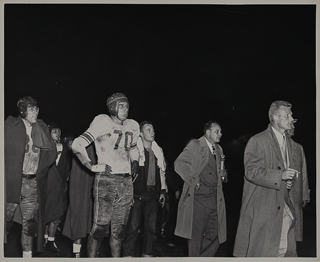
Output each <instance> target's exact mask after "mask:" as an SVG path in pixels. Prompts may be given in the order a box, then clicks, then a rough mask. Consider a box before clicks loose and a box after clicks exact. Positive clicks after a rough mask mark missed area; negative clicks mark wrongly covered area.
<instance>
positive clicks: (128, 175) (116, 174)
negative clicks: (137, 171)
mask: <svg viewBox="0 0 320 262" xmlns="http://www.w3.org/2000/svg"><path fill="white" fill-rule="evenodd" d="M101 176H120V177H131V174H129V173H115V174H111V173H106V172H104V173H101Z"/></svg>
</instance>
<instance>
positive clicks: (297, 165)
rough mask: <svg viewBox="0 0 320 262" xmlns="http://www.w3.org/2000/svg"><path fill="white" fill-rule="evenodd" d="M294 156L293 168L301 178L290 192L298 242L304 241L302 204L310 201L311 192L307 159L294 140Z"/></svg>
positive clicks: (298, 178)
mask: <svg viewBox="0 0 320 262" xmlns="http://www.w3.org/2000/svg"><path fill="white" fill-rule="evenodd" d="M292 155H293V158H294V159H295V161H294V163H292V165H291V167H292V168H294V169H296V170H298V171H299V172H300V174H299V176H298V177H296V178H295V182H294V184H293V187H292V188H291V190H290V193H291V194H292V200H293V202H294V205H295V206H296V207H297V208H295V215H296V227H295V237H296V241H302V240H303V210H302V202H303V201H310V191H309V182H308V174H307V164H306V158H305V155H304V150H303V147H302V146H301V145H300V144H298V143H296V142H295V141H293V140H292Z"/></svg>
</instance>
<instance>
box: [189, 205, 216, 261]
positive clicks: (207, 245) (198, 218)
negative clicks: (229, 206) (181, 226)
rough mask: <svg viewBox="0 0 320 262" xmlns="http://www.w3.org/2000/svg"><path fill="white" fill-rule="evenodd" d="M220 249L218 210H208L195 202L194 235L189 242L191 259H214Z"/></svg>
mask: <svg viewBox="0 0 320 262" xmlns="http://www.w3.org/2000/svg"><path fill="white" fill-rule="evenodd" d="M218 247H219V239H218V216H217V210H216V209H210V208H207V207H205V206H203V205H201V204H200V203H199V202H198V201H196V200H194V204H193V222H192V235H191V239H190V240H188V249H189V251H188V255H189V257H213V256H214V255H215V253H216V252H217V250H218Z"/></svg>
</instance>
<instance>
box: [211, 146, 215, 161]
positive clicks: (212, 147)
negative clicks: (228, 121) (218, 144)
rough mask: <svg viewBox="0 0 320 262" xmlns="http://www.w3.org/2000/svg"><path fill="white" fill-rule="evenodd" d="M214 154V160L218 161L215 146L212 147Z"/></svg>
mask: <svg viewBox="0 0 320 262" xmlns="http://www.w3.org/2000/svg"><path fill="white" fill-rule="evenodd" d="M212 153H213V156H214V159H216V148H215V147H214V145H212Z"/></svg>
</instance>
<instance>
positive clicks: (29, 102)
mask: <svg viewBox="0 0 320 262" xmlns="http://www.w3.org/2000/svg"><path fill="white" fill-rule="evenodd" d="M28 106H29V107H33V106H36V107H39V106H38V101H37V100H36V99H35V98H33V97H31V96H25V97H23V98H21V99H20V100H19V101H18V103H17V108H18V113H19V115H20V116H21V117H22V118H23V119H24V118H26V116H27V108H28Z"/></svg>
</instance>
